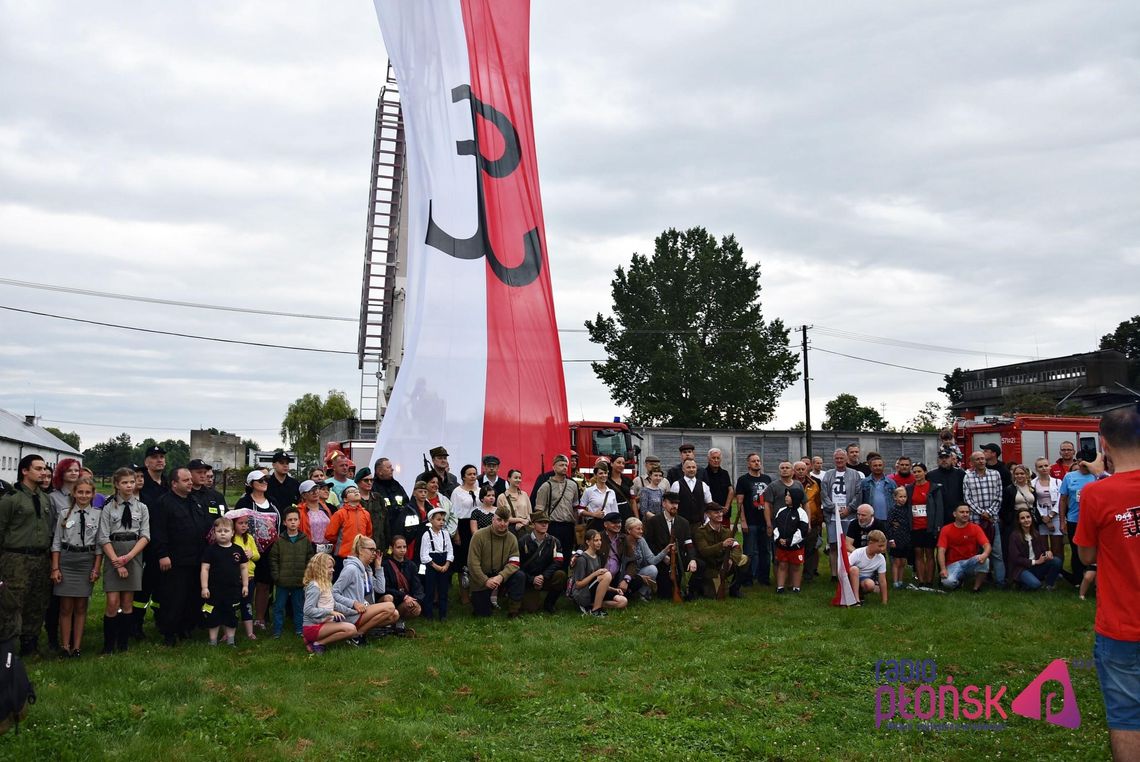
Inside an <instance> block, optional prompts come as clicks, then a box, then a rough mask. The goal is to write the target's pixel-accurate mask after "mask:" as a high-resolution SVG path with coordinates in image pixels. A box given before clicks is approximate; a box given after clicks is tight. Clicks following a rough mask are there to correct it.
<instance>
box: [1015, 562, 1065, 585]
mask: <svg viewBox="0 0 1140 762" xmlns="http://www.w3.org/2000/svg"><path fill="white" fill-rule="evenodd" d="M1060 573H1061V559H1059V558H1051V559H1049V560H1048V561H1046V562H1045V563H1043V564H1038V565H1037V566H1031V567H1030V568H1028V569H1025V570H1023V571H1022V572H1021V576H1020V577H1018V578H1017V581H1018V582H1020V583H1021V586H1022V587H1024V588H1025V589H1026V590H1037V589H1038V588H1040V587H1041V584H1042V582H1044V583H1045V587H1053V584H1054V583H1055V582H1056V581H1057V577H1058V575H1060Z"/></svg>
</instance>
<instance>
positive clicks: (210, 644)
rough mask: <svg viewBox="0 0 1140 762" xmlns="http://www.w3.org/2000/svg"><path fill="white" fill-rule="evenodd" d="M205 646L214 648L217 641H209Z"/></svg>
mask: <svg viewBox="0 0 1140 762" xmlns="http://www.w3.org/2000/svg"><path fill="white" fill-rule="evenodd" d="M206 645H209V646H216V645H218V641H216V640H211V641H209V642H208V643H207V644H206Z"/></svg>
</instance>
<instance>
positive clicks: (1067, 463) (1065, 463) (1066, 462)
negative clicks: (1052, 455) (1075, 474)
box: [1049, 441, 1077, 481]
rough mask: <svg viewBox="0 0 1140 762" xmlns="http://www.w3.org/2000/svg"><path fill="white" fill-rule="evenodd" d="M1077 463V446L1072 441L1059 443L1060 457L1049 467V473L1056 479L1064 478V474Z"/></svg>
mask: <svg viewBox="0 0 1140 762" xmlns="http://www.w3.org/2000/svg"><path fill="white" fill-rule="evenodd" d="M1076 464H1077V446H1076V445H1075V444H1073V443H1072V442H1068V441H1065V442H1062V443H1061V457H1059V458H1057V462H1056V463H1054V464H1053V465H1052V466H1051V467H1050V468H1049V475H1050V476H1052V477H1053V478H1054V479H1056V480H1057V481H1061V480H1062V479H1064V478H1065V474H1067V473H1069V472H1070V471H1072V470H1073V466H1075V465H1076Z"/></svg>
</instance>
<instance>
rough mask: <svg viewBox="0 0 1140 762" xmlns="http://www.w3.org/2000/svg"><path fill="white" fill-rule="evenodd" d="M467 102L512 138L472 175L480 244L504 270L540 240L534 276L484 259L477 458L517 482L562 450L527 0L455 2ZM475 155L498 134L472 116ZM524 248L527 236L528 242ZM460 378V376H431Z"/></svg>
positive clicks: (565, 430) (488, 149)
mask: <svg viewBox="0 0 1140 762" xmlns="http://www.w3.org/2000/svg"><path fill="white" fill-rule="evenodd" d="M461 5H462V8H463V26H464V30H465V32H466V35H467V48H468V54H469V58H470V62H471V89H472V93H473V94H474V96H475V98H476V99H477V100H478V101H479V102H481V103H483V104H485V105H486V106H490V107H492V108H494V109H495V110H496V111H498V112H500V113H501V114H503V115H505V116H506V117H507V119H508V120H509V122H510V124H511V125H512V126H513V128H514V130H515V131H517V134H518V147H519V153H520V161H519V163H518V165H517V167H516V168H514V170H513V171H511V172H510V173H509V174H507V175H505V176H503V177H493V176H491V174H490V173H488V172H486V171H480V173H479V177H480V182H481V183H482V191H483V195H484V200H485V208H486V229H485V232H486V236H487V242H488V244H489V245H490V249H491V250H492V251H493V252H494V256H495V258H496V259H497V260H498V262H499V263H500V264H501V265H502V266H505V267H507V268H514V267H517V266H518V265H520V264H521V263H522V262H523V259H524V241H525V240H526V238H527V236H528V234H531V231H535V232H536V233H537V238H538V241H540V244H541V245H540V247H539V253H540V258H539V262H540V270H539V273H538V277H537V278H536V279H535V280H533V281H532V282H530V283H528V284H526V285H508V284H507V283H504V282H503V280H502V279H501V278H500V277H498V276H496V275H495V273H494V268H493V263H492V262H491V255H490V254H488V263H487V267H488V273H487V393H486V410H485V414H484V420H483V452H484V453H493V454H495V455H498V456H499V457H500V458H501V459H502V462H503V466H504V467H505V468H519V469H521V470H522V471H523V473H524V477H525V478H528V479H529V478H533V477H535V476H537V475H538V473H539V471H540V470H544V469H547V468H550V467H551V464H552V462H553V459H554V456H555V455H557V454H558V453H560V452H563V453H564V452H566V451H567V450H568V449H569V439H568V437H569V425H568V421H567V416H566V386H565V383H564V381H563V376H562V351H561V347H560V346H559V342H558V331H557V324H556V321H555V315H554V299H553V296H552V294H551V288H550V268H549V266H548V262H547V251H546V229H545V226H544V224H543V218H542V199H541V196H540V194H539V188H538V163H537V158H536V155H535V144H534V127H533V121H532V118H531V99H530V61H529V58H530V2H529V0H461ZM476 130H477V134H478V136H479V144H480V150H481V153H482V155H483V157H484V158H485V159H487V160H491V161H494V160H496V159H499V158H500V157H501V156H502V154H503V151H504V149H505V146H506V141H505V140H504V139H503V136H502V133H501V130H500V129H499V128H496V127H495V126H494V125H492V124H491V123H490V122H489V120H488V119H487V118H486V117H485V116H479V117H477V118H476ZM531 238H532V240H533V234H531ZM441 372H450V373H461V372H462V369H459V368H448V369H441Z"/></svg>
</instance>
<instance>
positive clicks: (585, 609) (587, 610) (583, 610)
mask: <svg viewBox="0 0 1140 762" xmlns="http://www.w3.org/2000/svg"><path fill="white" fill-rule="evenodd" d="M578 610H579V611H581V612H582V615H583V616H586V615H589V613H590V610H589V609H588V608H586V607H585V606H583V605H582V604H581V603H579V604H578Z"/></svg>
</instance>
